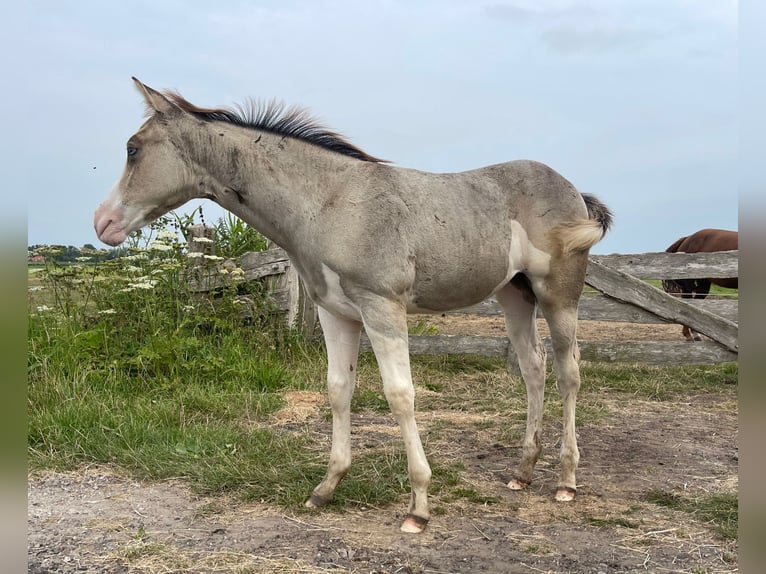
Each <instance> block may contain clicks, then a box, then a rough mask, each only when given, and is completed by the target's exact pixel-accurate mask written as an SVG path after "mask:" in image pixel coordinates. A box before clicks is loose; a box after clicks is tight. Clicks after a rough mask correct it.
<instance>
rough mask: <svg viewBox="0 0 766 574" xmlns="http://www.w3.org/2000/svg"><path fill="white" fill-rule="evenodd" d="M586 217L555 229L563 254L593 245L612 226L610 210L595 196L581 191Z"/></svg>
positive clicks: (582, 249)
mask: <svg viewBox="0 0 766 574" xmlns="http://www.w3.org/2000/svg"><path fill="white" fill-rule="evenodd" d="M582 198H583V200H584V201H585V207H587V208H588V219H587V220H584V221H578V222H576V223H567V224H564V225H562V226H560V227H559V228H558V230H557V233H558V238H559V241H560V242H561V250H562V253H563V254H564V255H566V254H567V253H571V252H573V251H587V250H588V249H590V248H591V247H593V246H594V245H595V244H596V243H598V242H599V241H601V239H602V238H603V237H604V235H606V232H607V231H609V228H610V227H612V219H613V218H612V212H611V210H610V209H609V208H608V207H607V206H606V205H604V204H603V203H601V201H599V199H598V198H597V197H595V196H594V195H591V194H589V193H583V194H582Z"/></svg>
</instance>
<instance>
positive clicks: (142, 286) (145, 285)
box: [128, 281, 157, 291]
mask: <svg viewBox="0 0 766 574" xmlns="http://www.w3.org/2000/svg"><path fill="white" fill-rule="evenodd" d="M156 284H157V282H156V281H142V282H140V283H131V284H130V285H128V287H132V288H133V289H145V290H147V291H148V290H150V289H154V286H155V285H156Z"/></svg>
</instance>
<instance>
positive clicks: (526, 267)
mask: <svg viewBox="0 0 766 574" xmlns="http://www.w3.org/2000/svg"><path fill="white" fill-rule="evenodd" d="M550 269H551V256H550V254H549V253H546V252H545V251H543V250H542V249H538V248H537V247H535V246H534V245H533V244H532V242H531V241H530V240H529V236H528V235H527V231H526V229H524V227H523V226H522V225H521V223H519V222H518V221H517V220H515V219H514V220H512V221H511V244H510V246H509V247H508V272H507V273H506V276H505V280H504V281H503V282H502V283H501V284H500V285H498V286H497V289H500V288H501V287H502V286H503V285H505V284H506V283H508V281H510V280H511V278H512V277H513V276H514V275H516V274H517V273H524V274H526V275H527V276H528V277H529V278H530V280H534V279H536V278H542V277H545V276H546V275H548V273H549V272H550ZM497 289H496V290H495V291H497Z"/></svg>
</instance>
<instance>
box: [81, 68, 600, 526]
mask: <svg viewBox="0 0 766 574" xmlns="http://www.w3.org/2000/svg"><path fill="white" fill-rule="evenodd" d="M134 81H135V83H136V86H137V87H138V89H139V91H140V92H141V94H142V95H143V97H144V99H145V100H146V104H147V109H148V116H149V118H148V120H147V121H146V122H145V123H144V124H143V125H142V126H141V128H140V129H139V130H138V131H137V132H136V133H135V134H134V135H133V136H132V137H131V138H130V139H129V140H128V143H127V163H126V166H125V169H124V172H123V174H122V177H121V178H120V180H119V181H118V182H117V184H116V185H115V186H114V188H113V189H112V191H111V192H110V194H109V196H108V197H107V198H106V200H105V201H104V202H103V203H102V204H101V205H100V206H99V208H98V209H97V210H96V214H95V221H94V224H95V228H96V233H97V234H98V237H99V238H100V239H101V240H102V241H103V242H105V243H107V244H109V245H118V244H120V243H121V242H123V241H124V240H125V238H126V236H127V235H128V234H129V233H131V232H133V231H135V230H137V229H139V228H141V227H142V226H144V225H146V224H147V223H149V222H151V221H152V220H154V219H155V218H157V217H159V216H160V215H162V214H164V213H166V212H168V211H169V210H172V209H174V208H176V207H179V206H180V205H182V204H183V203H185V202H187V201H188V200H190V199H192V198H208V199H211V200H213V201H215V202H216V203H218V204H220V205H221V206H223V207H224V208H226V209H228V210H230V211H231V212H233V213H234V214H236V215H237V216H239V217H240V218H241V219H243V220H244V221H246V222H247V223H248V224H250V225H252V226H253V227H254V228H256V229H258V230H259V231H260V232H261V233H262V234H263V235H265V236H266V237H268V238H270V239H271V240H273V241H274V242H275V243H277V244H278V245H280V246H281V247H283V248H284V249H285V251H287V253H288V254H289V256H290V260H291V262H292V264H293V265H294V266H295V268H296V269H297V271H298V273H299V274H300V276H301V278H302V279H303V281H304V282H305V285H306V288H307V291H308V294H309V296H310V297H311V298H312V299H313V300H314V301H315V302H316V304H317V305H318V307H319V319H320V322H321V325H322V330H323V332H324V337H325V340H326V343H327V355H328V368H327V371H328V372H327V384H328V392H329V400H330V405H331V407H332V415H333V431H332V447H331V452H330V459H329V465H328V468H327V474H326V475H325V477H324V479H323V480H322V481H321V482H320V483H319V485H318V486H317V487H316V488H315V489H314V491H313V493H312V494H311V497H310V498H309V499H308V501H307V502H306V505H307V506H309V507H319V506H322V505H323V504H325V503H327V502H328V501H330V500H332V498H333V495H334V492H335V488H336V486H337V485H338V483H339V481H340V480H341V478H342V477H343V476H344V475H345V474H346V472H347V471H348V469H349V467H350V465H351V444H350V436H349V433H350V427H351V423H350V402H351V395H352V392H353V390H354V380H355V370H356V361H357V353H358V350H359V336H360V333H361V330H362V327H364V329H365V331H366V333H367V335H368V337H369V339H370V342H371V344H372V348H373V351H374V353H375V356H376V358H377V360H378V364H379V367H380V372H381V377H382V379H383V389H384V392H385V396H386V399H387V400H388V403H389V405H390V407H391V411H392V412H393V414H394V416H395V418H396V420H397V421H398V423H399V427H400V429H401V433H402V437H403V439H404V444H405V447H406V451H407V461H408V472H409V480H410V486H411V489H412V494H411V500H410V505H409V512H408V514H407V516H406V518H405V519H404V521H403V523H402V526H401V529H402V530H403V531H405V532H420V531H422V530H423V529H424V528H425V526H426V524H427V522H428V519H429V516H430V514H429V508H428V497H427V492H428V485H429V482H430V479H431V469H430V467H429V465H428V461H427V460H426V456H425V453H424V451H423V446H422V445H421V441H420V436H419V434H418V429H417V425H416V423H415V416H414V389H413V384H412V379H411V374H410V362H409V351H408V344H407V322H406V314H407V312H438V311H445V310H449V309H457V308H461V307H466V306H468V305H472V304H474V303H477V302H479V301H482V300H483V299H486V298H487V297H489V296H491V295H494V296H495V297H496V298H497V300H498V302H499V303H500V305H501V306H502V308H503V310H504V312H505V319H506V325H507V328H508V335H509V337H510V340H511V343H512V344H513V346H514V348H515V350H516V353H517V354H518V357H519V366H520V368H521V373H522V375H523V377H524V381H525V383H526V389H527V396H528V412H527V425H526V434H525V438H524V443H523V449H522V455H521V463H520V466H519V468H518V470H517V472H516V473H515V475H514V476H515V478H514V479H513V480H512V481H511V482H510V483H509V484H508V486H509V487H510V488H511V489H521V488H524V487H525V486H527V485H528V484H529V483H530V481H531V479H532V471H533V469H534V466H535V463H536V461H537V458H538V456H539V454H540V451H541V448H542V447H541V442H540V436H541V431H542V412H543V391H544V385H545V359H546V357H545V348H544V346H543V345H542V343H541V341H540V338H539V336H538V333H537V327H536V324H535V312H536V308H537V306H538V305H539V306H540V308H541V310H542V312H543V315H544V317H545V319H546V320H547V321H548V324H549V325H550V332H551V341H552V346H553V352H554V369H555V372H556V375H557V379H558V387H559V390H560V392H561V395H562V399H563V404H564V409H563V410H564V415H563V419H564V420H563V437H562V441H561V454H560V460H561V474H560V477H559V482H558V488H557V493H556V499H557V500H561V501H567V500H572V499H573V498H574V496H575V489H576V482H575V470H576V468H577V464H578V459H579V453H578V450H577V441H576V438H575V401H576V398H577V391H578V388H579V385H580V374H579V367H578V360H579V351H578V348H577V341H576V338H575V336H576V329H577V305H578V300H579V298H580V292H581V290H582V287H583V280H584V276H585V268H586V265H587V260H588V250H589V249H590V247H591V246H592V245H594V244H595V243H596V242H598V241H599V240H600V239H601V238H602V237H603V235H604V234H605V233H606V231H607V230H608V228H609V227H610V224H611V213H610V212H609V210H608V209H607V208H606V207H605V206H604V205H603V204H602V203H601V202H600V201H598V200H597V199H596V198H595V197H593V196H590V195H585V194H580V193H579V192H578V191H577V190H576V189H575V188H574V186H573V185H572V184H571V183H569V182H568V181H567V180H566V179H564V178H563V177H562V176H561V175H559V174H558V173H556V172H555V171H553V170H552V169H551V168H549V167H547V166H545V165H543V164H541V163H537V162H533V161H511V162H508V163H502V164H497V165H491V166H488V167H483V168H480V169H476V170H472V171H466V172H461V173H440V174H436V173H426V172H422V171H417V170H413V169H404V168H399V167H394V166H391V165H387V162H384V161H382V160H380V159H378V158H375V157H373V156H371V155H368V154H367V153H365V152H364V151H362V150H361V149H359V148H357V147H356V146H354V145H352V144H351V143H349V142H348V141H347V140H346V139H345V138H343V137H342V136H340V135H339V134H337V133H334V132H332V131H329V130H327V129H326V128H324V127H322V126H321V125H319V124H318V123H317V122H316V121H315V120H313V119H312V118H311V117H310V116H308V115H307V113H306V112H305V111H304V110H301V109H298V108H289V109H284V108H283V107H282V106H279V105H274V104H270V105H267V106H258V105H251V106H250V107H249V108H247V109H243V108H238V109H236V110H232V109H202V108H198V107H196V106H194V105H192V104H191V103H189V102H188V101H186V100H184V99H183V98H182V97H181V96H180V95H178V94H176V93H170V92H165V93H160V92H157V91H155V90H153V89H152V88H149V87H148V86H145V85H144V84H142V83H141V82H139V81H138V80H136V79H135V78H134Z"/></svg>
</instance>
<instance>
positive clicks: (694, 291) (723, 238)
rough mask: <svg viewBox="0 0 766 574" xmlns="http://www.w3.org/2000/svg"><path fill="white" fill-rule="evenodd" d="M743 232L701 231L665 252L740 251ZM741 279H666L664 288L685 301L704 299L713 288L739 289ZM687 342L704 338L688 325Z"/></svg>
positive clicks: (685, 332) (686, 330) (683, 239)
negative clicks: (738, 284)
mask: <svg viewBox="0 0 766 574" xmlns="http://www.w3.org/2000/svg"><path fill="white" fill-rule="evenodd" d="M738 245H739V233H738V232H736V231H727V230H725V229H701V230H700V231H697V232H696V233H692V234H691V235H689V236H687V237H682V238H681V239H679V240H678V241H676V242H675V243H673V245H671V246H670V247H668V248H667V249H666V250H665V251H666V252H667V253H712V252H714V251H731V250H733V249H739V246H738ZM737 279H738V278H737V277H727V278H714V277H713V278H710V279H666V280H663V281H662V288H663V289H664V290H665V292H666V293H673V294H680V295H681V297H682V298H684V299H704V298H705V297H707V295H708V293H710V285H711V284H713V285H719V286H721V287H728V288H730V289H737ZM683 335H684V337H686V340H687V341H701V340H702V338H701V337H700V336H699V335H698V334H697V333H695V332H694V331H692V330H691V329H690V328H689V327H688V326H686V325H684V326H683Z"/></svg>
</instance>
